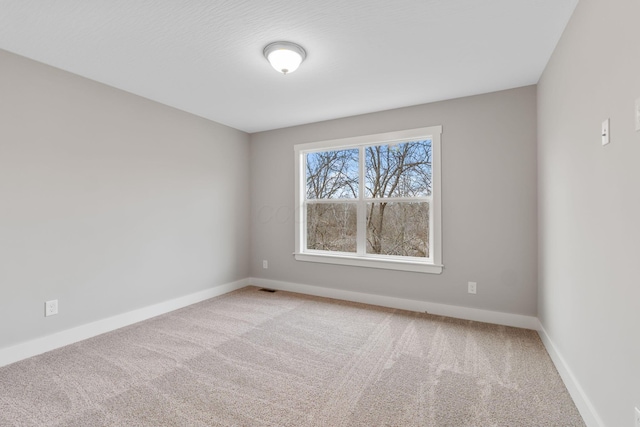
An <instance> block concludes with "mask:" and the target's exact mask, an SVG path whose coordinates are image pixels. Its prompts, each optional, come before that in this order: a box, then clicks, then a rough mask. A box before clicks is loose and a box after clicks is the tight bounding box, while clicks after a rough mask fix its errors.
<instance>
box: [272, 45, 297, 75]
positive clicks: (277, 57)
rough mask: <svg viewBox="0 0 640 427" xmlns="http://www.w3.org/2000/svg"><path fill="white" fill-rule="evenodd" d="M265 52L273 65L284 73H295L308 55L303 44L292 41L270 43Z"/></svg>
mask: <svg viewBox="0 0 640 427" xmlns="http://www.w3.org/2000/svg"><path fill="white" fill-rule="evenodd" d="M263 53H264V57H265V58H267V60H268V61H269V63H270V64H271V66H272V67H273V68H275V69H276V71H278V72H280V73H282V74H288V73H293V72H294V71H295V70H297V69H298V67H299V66H300V64H301V63H302V61H304V59H305V58H306V57H307V52H305V50H304V49H303V48H302V46H299V45H297V44H295V43H291V42H274V43H270V44H268V45H267V46H266V47H265V48H264V51H263Z"/></svg>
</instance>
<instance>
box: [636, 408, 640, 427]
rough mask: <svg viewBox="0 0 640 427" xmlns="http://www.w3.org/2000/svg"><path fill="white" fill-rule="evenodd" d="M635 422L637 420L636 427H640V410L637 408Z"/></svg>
mask: <svg viewBox="0 0 640 427" xmlns="http://www.w3.org/2000/svg"><path fill="white" fill-rule="evenodd" d="M635 420H636V427H640V409H638V408H637V407H636V417H635Z"/></svg>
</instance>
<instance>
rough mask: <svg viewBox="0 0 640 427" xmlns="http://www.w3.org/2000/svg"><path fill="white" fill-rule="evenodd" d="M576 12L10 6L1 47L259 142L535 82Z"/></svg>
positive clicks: (218, 3) (397, 4)
mask: <svg viewBox="0 0 640 427" xmlns="http://www.w3.org/2000/svg"><path fill="white" fill-rule="evenodd" d="M577 2H578V0H483V1H478V0H393V1H388V0H348V1H346V0H322V1H320V0H269V1H260V0H134V1H131V0H126V1H125V0H57V1H47V0H0V48H1V49H5V50H7V51H10V52H14V53H17V54H19V55H23V56H25V57H28V58H32V59H35V60H37V61H40V62H43V63H45V64H49V65H52V66H55V67H58V68H61V69H63V70H67V71H70V72H72V73H75V74H79V75H81V76H84V77H87V78H90V79H93V80H96V81H99V82H102V83H105V84H107V85H110V86H114V87H116V88H119V89H123V90H125V91H128V92H131V93H134V94H137V95H140V96H143V97H146V98H149V99H152V100H154V101H158V102H161V103H163V104H167V105H170V106H172V107H175V108H178V109H181V110H184V111H187V112H190V113H193V114H196V115H198V116H202V117H205V118H208V119H211V120H214V121H217V122H219V123H223V124H225V125H228V126H232V127H234V128H237V129H241V130H244V131H247V132H256V131H261V130H267V129H275V128H280V127H286V126H293V125H298V124H303V123H310V122H316V121H321V120H327V119H333V118H338V117H345V116H350V115H354V114H362V113H368V112H373V111H380V110H386V109H390V108H397V107H404V106H409V105H416V104H422V103H426V102H432V101H438V100H443V99H451V98H457V97H461V96H467V95H474V94H479V93H486V92H492V91H496V90H502V89H508V88H513V87H519V86H524V85H529V84H534V83H537V81H538V79H539V77H540V74H541V73H542V71H543V69H544V67H545V65H546V63H547V61H548V59H549V57H550V55H551V53H552V52H553V49H554V47H555V45H556V43H557V41H558V39H559V38H560V35H561V33H562V31H563V30H564V27H565V25H566V23H567V21H568V19H569V17H570V15H571V13H572V12H573V9H574V8H575V5H576V4H577ZM277 40H288V41H293V42H296V43H299V44H300V45H302V46H303V47H304V48H305V49H306V50H307V53H308V56H307V60H306V61H305V62H304V63H303V64H302V65H301V66H300V68H299V69H298V71H296V72H295V73H293V74H290V75H286V76H284V75H282V74H279V73H277V72H276V71H274V70H273V69H272V68H271V67H270V66H269V64H268V62H266V60H265V59H264V57H263V56H262V49H263V48H264V46H265V45H267V44H268V43H270V42H273V41H277ZM1 66H2V64H0V71H1Z"/></svg>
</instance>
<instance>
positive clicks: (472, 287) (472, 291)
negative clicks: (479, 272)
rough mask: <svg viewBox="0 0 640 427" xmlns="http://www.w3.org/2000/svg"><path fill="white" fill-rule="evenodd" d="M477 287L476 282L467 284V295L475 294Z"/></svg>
mask: <svg viewBox="0 0 640 427" xmlns="http://www.w3.org/2000/svg"><path fill="white" fill-rule="evenodd" d="M477 286H478V284H477V283H476V282H469V293H470V294H475V293H476V291H477V289H478V288H477Z"/></svg>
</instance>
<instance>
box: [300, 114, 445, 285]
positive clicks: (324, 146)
mask: <svg viewBox="0 0 640 427" xmlns="http://www.w3.org/2000/svg"><path fill="white" fill-rule="evenodd" d="M441 134H442V126H431V127H424V128H417V129H408V130H401V131H395V132H386V133H378V134H373V135H363V136H356V137H351V138H342V139H334V140H327V141H317V142H311V143H306V144H297V145H295V146H294V154H295V252H294V257H295V259H296V260H297V261H308V262H319V263H326V264H339V265H351V266H357V267H370V268H383V269H390V270H403V271H412V272H419V273H432V274H440V273H442V269H443V268H444V266H443V265H442V203H441V200H442V194H441V182H440V178H441V177H440V166H441V162H440V148H441V147H440V136H441ZM425 139H430V140H431V156H432V160H431V196H429V197H424V198H415V199H411V200H412V201H421V200H428V201H429V240H430V241H429V258H418V257H401V256H389V255H377V254H367V253H363V252H357V253H345V252H333V251H320V250H311V249H307V245H306V233H305V223H306V212H305V207H306V204H305V198H306V185H307V184H306V165H305V162H306V156H305V154H307V153H310V152H317V151H330V150H341V149H349V148H350V149H353V148H358V149H360V148H361V147H364V146H369V145H383V144H394V143H396V144H397V143H402V142H410V141H419V140H425ZM363 162H364V150H362V149H360V163H361V164H364V163H363ZM363 175H364V168H360V184H359V185H360V192H359V194H360V195H361V197H360V198H359V199H331V201H330V202H338V203H358V204H365V205H366V203H368V202H370V201H371V200H370V199H367V198H365V197H364V196H362V195H363V194H364V176H363ZM376 200H377V199H376ZM390 201H401V200H400V199H398V198H390ZM328 202H329V201H328ZM357 220H358V237H357V239H358V240H364V239H366V226H365V222H366V209H363V208H362V206H359V209H358V218H357ZM358 247H359V248H363V242H359V244H358Z"/></svg>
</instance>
